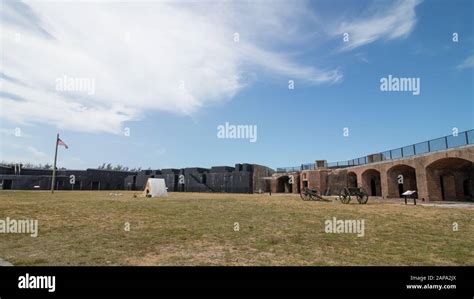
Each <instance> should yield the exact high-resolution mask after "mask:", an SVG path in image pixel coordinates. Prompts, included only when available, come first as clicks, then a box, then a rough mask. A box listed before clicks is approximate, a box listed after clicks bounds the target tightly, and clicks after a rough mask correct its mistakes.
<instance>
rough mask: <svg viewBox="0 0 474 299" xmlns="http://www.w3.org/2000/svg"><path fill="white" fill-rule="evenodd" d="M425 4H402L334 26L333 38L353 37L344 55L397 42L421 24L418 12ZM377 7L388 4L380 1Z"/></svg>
mask: <svg viewBox="0 0 474 299" xmlns="http://www.w3.org/2000/svg"><path fill="white" fill-rule="evenodd" d="M421 2H422V0H398V1H396V2H394V3H393V4H391V5H390V6H388V7H386V6H385V7H381V8H378V9H376V12H370V13H369V14H367V15H361V16H358V17H356V18H354V19H352V20H350V21H342V22H340V23H338V24H335V25H334V28H335V29H334V30H332V31H331V34H332V35H333V36H337V37H338V38H341V39H342V37H343V34H344V33H348V34H349V41H348V42H345V43H344V46H343V47H342V48H341V50H342V51H347V50H352V49H355V48H358V47H361V46H364V45H367V44H370V43H373V42H375V41H378V40H393V39H398V38H405V37H407V36H408V35H409V34H410V33H411V32H412V30H413V28H414V27H415V24H416V22H417V17H416V12H415V8H416V6H417V5H418V4H420V3H421ZM376 4H377V5H380V4H386V2H381V1H377V2H376Z"/></svg>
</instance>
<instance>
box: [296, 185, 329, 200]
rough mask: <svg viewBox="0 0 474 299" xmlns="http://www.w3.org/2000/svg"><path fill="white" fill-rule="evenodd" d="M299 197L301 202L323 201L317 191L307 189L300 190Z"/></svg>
mask: <svg viewBox="0 0 474 299" xmlns="http://www.w3.org/2000/svg"><path fill="white" fill-rule="evenodd" d="M300 197H301V199H302V200H324V199H323V198H322V197H321V195H319V194H318V190H317V189H314V188H308V187H304V188H303V189H301V192H300Z"/></svg>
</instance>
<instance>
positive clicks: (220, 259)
mask: <svg viewBox="0 0 474 299" xmlns="http://www.w3.org/2000/svg"><path fill="white" fill-rule="evenodd" d="M109 193H110V192H105V191H104V192H83V191H76V192H56V193H55V194H54V195H51V194H50V193H48V192H23V191H22V192H6V191H3V192H0V219H5V218H6V217H10V218H12V219H25V218H28V219H38V220H39V236H38V237H37V238H32V237H30V236H29V235H20V234H0V258H3V259H5V260H7V261H9V262H11V263H13V264H14V265H474V256H473V252H472V248H473V245H474V226H473V222H472V220H473V218H474V217H473V216H474V210H472V209H454V208H453V209H446V208H440V207H423V206H421V205H417V206H413V205H409V206H405V205H402V204H393V203H381V202H380V201H377V202H375V201H370V200H369V203H368V204H367V205H358V204H356V203H353V204H350V205H342V204H339V203H338V202H304V201H302V200H300V199H299V197H296V196H292V195H288V196H268V195H240V194H203V193H172V194H170V196H169V197H168V198H164V199H145V198H134V197H133V194H134V192H120V193H122V194H123V196H110V195H109ZM332 217H336V218H337V219H364V220H365V236H364V237H361V238H359V237H357V236H356V235H354V234H326V233H325V232H324V221H325V220H327V219H332ZM126 222H129V223H130V231H128V232H127V231H125V229H124V228H125V223H126ZM235 222H238V223H239V226H240V230H239V231H238V232H236V231H234V223H235ZM453 222H457V223H458V224H459V231H457V232H454V231H453V229H452V224H453Z"/></svg>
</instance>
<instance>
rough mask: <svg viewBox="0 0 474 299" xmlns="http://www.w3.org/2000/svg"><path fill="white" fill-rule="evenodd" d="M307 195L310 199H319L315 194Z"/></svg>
mask: <svg viewBox="0 0 474 299" xmlns="http://www.w3.org/2000/svg"><path fill="white" fill-rule="evenodd" d="M309 197H310V198H311V200H319V198H318V197H317V196H316V195H315V194H312V193H310V194H309Z"/></svg>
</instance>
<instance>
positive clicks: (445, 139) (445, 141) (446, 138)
mask: <svg viewBox="0 0 474 299" xmlns="http://www.w3.org/2000/svg"><path fill="white" fill-rule="evenodd" d="M444 143H445V144H446V149H448V136H444Z"/></svg>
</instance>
